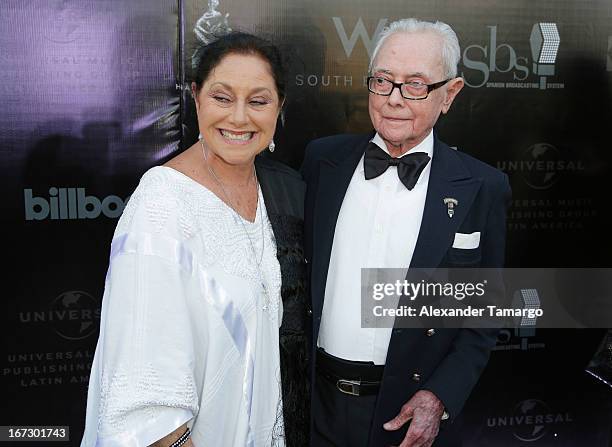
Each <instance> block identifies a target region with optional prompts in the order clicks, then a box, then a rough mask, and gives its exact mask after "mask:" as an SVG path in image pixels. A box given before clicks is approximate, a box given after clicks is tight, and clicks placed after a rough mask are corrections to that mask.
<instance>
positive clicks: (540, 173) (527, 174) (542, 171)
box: [497, 143, 586, 190]
mask: <svg viewBox="0 0 612 447" xmlns="http://www.w3.org/2000/svg"><path fill="white" fill-rule="evenodd" d="M497 168H498V169H501V170H502V171H504V172H506V173H508V174H512V173H514V172H518V173H520V174H521V176H522V177H523V179H524V180H525V183H527V185H529V186H530V187H531V188H533V189H537V190H543V189H549V188H550V187H552V186H553V185H554V184H555V183H557V181H558V180H559V178H560V177H561V174H562V173H565V172H577V171H584V170H585V169H586V167H585V165H584V163H583V161H582V160H577V161H574V160H564V159H563V158H562V157H561V153H560V152H559V150H558V149H557V148H556V147H555V146H553V145H552V144H548V143H536V144H534V145H533V146H530V147H528V148H527V150H525V151H524V152H523V154H522V156H521V158H520V159H519V160H512V161H508V160H504V161H498V162H497Z"/></svg>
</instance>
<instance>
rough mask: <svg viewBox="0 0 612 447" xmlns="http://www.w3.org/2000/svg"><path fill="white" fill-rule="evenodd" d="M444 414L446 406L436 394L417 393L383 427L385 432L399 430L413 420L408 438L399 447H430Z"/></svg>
mask: <svg viewBox="0 0 612 447" xmlns="http://www.w3.org/2000/svg"><path fill="white" fill-rule="evenodd" d="M443 413H444V405H442V402H441V401H440V399H438V398H437V397H436V395H435V394H434V393H432V392H431V391H427V390H421V391H417V392H416V393H415V394H414V396H412V397H411V398H410V400H409V401H408V402H406V403H405V404H404V406H403V407H402V409H401V411H400V412H399V414H398V415H397V416H395V417H394V418H393V419H391V420H390V421H389V422H387V423H385V424H384V425H383V428H384V429H385V430H390V431H393V430H398V429H399V428H401V427H402V426H403V425H404V424H405V423H407V422H408V421H409V420H411V419H412V422H411V423H410V427H409V428H408V432H407V433H406V437H405V438H404V440H403V441H402V443H401V444H400V446H399V447H430V446H431V445H432V444H433V442H434V440H435V439H436V436H438V431H439V430H440V420H441V418H442V414H443Z"/></svg>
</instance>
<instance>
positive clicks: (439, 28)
mask: <svg viewBox="0 0 612 447" xmlns="http://www.w3.org/2000/svg"><path fill="white" fill-rule="evenodd" d="M427 32H429V33H433V34H435V35H437V36H439V37H440V38H441V39H442V66H443V68H444V75H445V77H446V78H447V79H448V78H455V77H457V64H459V59H460V58H461V49H460V48H459V39H457V34H455V32H454V31H453V29H452V28H451V27H450V26H449V25H447V24H446V23H444V22H426V21H423V20H418V19H413V18H411V19H402V20H397V21H395V22H392V23H390V24H389V25H388V26H386V27H385V28H384V29H383V30H382V31H381V33H380V34H379V35H378V41H377V43H376V47H374V51H373V52H372V58H371V59H370V74H371V73H372V70H373V68H374V61H375V60H376V55H377V54H378V51H379V50H380V49H381V47H382V46H383V44H384V43H385V40H387V38H388V37H389V36H391V35H393V34H397V33H427Z"/></svg>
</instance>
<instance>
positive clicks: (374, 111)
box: [368, 32, 463, 155]
mask: <svg viewBox="0 0 612 447" xmlns="http://www.w3.org/2000/svg"><path fill="white" fill-rule="evenodd" d="M371 75H372V76H376V77H381V78H384V79H388V80H390V81H393V82H397V83H404V82H411V81H418V82H423V83H425V84H433V83H435V82H439V81H443V80H445V79H446V78H445V75H444V67H443V63H442V40H441V38H440V37H439V36H437V35H436V34H433V33H431V32H421V33H396V34H393V35H391V36H389V37H388V38H387V39H386V41H385V42H384V44H383V46H382V47H381V48H380V50H379V52H378V54H377V56H376V59H375V60H374V64H373V66H372V73H371ZM462 87H463V80H462V79H461V78H454V79H452V80H451V81H450V82H448V83H447V84H446V85H444V86H442V87H440V88H438V89H436V90H433V91H432V92H430V93H429V96H428V97H427V98H426V99H421V100H409V99H405V98H403V97H402V95H401V93H400V91H399V89H397V88H396V89H394V90H393V92H392V93H391V95H390V96H381V95H376V94H374V93H370V95H369V101H368V108H369V112H370V119H371V120H372V124H373V126H374V128H375V129H376V131H377V132H378V133H379V134H380V136H381V137H382V139H383V140H384V141H385V143H386V144H387V147H388V148H389V151H390V152H391V153H392V155H397V154H398V153H405V152H406V151H408V150H410V149H412V148H413V147H414V146H416V145H417V144H419V143H420V142H421V141H423V140H424V139H425V137H426V136H427V135H428V134H429V132H430V131H431V129H432V128H433V126H434V124H435V123H436V121H437V120H438V117H439V116H440V113H446V112H447V111H448V110H449V108H450V106H451V104H452V102H453V99H454V98H455V96H456V95H457V93H459V90H461V88H462Z"/></svg>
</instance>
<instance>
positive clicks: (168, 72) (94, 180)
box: [0, 0, 612, 447]
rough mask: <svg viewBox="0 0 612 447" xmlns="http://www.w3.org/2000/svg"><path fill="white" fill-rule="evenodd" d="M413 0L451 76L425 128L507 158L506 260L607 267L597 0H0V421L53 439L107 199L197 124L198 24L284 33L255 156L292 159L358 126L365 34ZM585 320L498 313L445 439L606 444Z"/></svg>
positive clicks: (68, 416) (85, 345)
mask: <svg viewBox="0 0 612 447" xmlns="http://www.w3.org/2000/svg"><path fill="white" fill-rule="evenodd" d="M411 16H414V17H419V18H422V19H427V20H435V19H438V20H442V21H445V22H447V23H449V24H451V26H453V28H454V29H455V31H456V32H457V34H458V36H459V40H460V43H461V48H462V53H461V62H460V66H459V72H460V74H461V75H462V76H463V78H464V79H465V82H466V87H465V88H464V90H463V91H462V92H461V94H460V96H459V98H458V99H457V100H456V103H455V104H454V106H453V109H452V110H451V112H450V113H449V114H448V115H447V116H444V117H442V119H441V120H440V122H439V124H438V126H437V132H438V133H439V135H440V137H441V138H442V139H443V140H444V141H446V142H447V143H449V144H450V145H452V146H456V147H457V148H458V150H460V151H464V152H467V153H470V154H472V155H474V156H476V157H477V158H480V159H482V160H484V161H485V162H487V163H489V164H491V165H493V166H495V167H497V168H499V169H501V170H503V171H504V172H506V173H507V174H508V175H509V176H510V180H511V184H512V188H513V194H514V196H513V202H512V206H511V209H510V213H509V216H508V256H507V261H508V262H507V264H508V266H511V267H609V266H610V262H611V260H610V255H609V253H610V248H611V247H612V231H611V230H610V217H611V216H612V212H611V209H610V208H611V207H612V205H611V203H612V198H611V194H612V187H611V186H610V185H611V183H610V178H611V176H612V166H611V160H612V147H611V144H610V143H609V136H608V134H609V128H610V125H611V124H612V3H610V2H609V1H607V0H580V1H579V0H574V1H569V0H545V1H538V2H533V1H528V0H517V1H513V2H507V1H502V0H493V1H483V0H465V1H461V2H458V1H450V0H441V1H430V0H429V1H425V0H418V1H417V0H415V1H411V2H406V1H403V0H384V1H379V2H372V1H365V0H325V1H324V0H310V1H303V0H282V1H280V0H248V1H247V0H220V1H219V0H209V1H206V0H179V1H176V0H146V1H144V0H138V1H132V0H131V1H120V0H88V1H84V0H48V1H44V2H40V1H35V0H3V1H2V2H0V24H1V27H0V80H1V81H2V82H0V151H1V159H2V163H1V164H0V171H1V172H0V178H2V184H3V191H4V194H3V201H2V202H3V204H2V208H3V212H2V214H1V219H2V229H3V230H4V231H3V234H4V244H3V245H4V247H5V248H4V266H5V267H4V272H5V274H4V281H3V284H4V285H5V289H4V290H5V292H4V297H5V298H4V300H3V301H2V305H1V311H0V319H1V320H0V322H1V324H0V327H1V329H0V331H1V334H2V337H1V341H0V343H1V345H0V377H1V382H0V383H1V385H0V387H1V396H2V404H1V405H0V425H42V424H46V425H69V426H70V428H71V441H70V443H69V444H66V445H78V443H79V441H80V436H81V434H82V431H83V424H84V414H85V400H86V392H87V381H88V376H89V370H90V367H91V362H92V359H93V353H94V349H95V344H96V340H97V336H98V330H99V323H100V306H101V297H102V292H103V282H104V277H105V274H106V268H107V262H108V255H109V245H110V240H111V237H112V233H113V229H114V226H115V225H116V222H117V218H118V216H119V215H120V214H121V212H122V210H123V207H124V206H125V203H126V201H127V200H128V199H129V195H130V193H131V192H132V191H133V189H134V188H135V186H136V184H137V182H138V179H139V177H140V176H141V175H142V173H143V172H144V171H145V170H146V169H148V168H149V167H151V166H154V165H156V164H159V163H161V162H163V161H164V160H166V159H168V158H169V157H171V156H173V155H174V154H176V153H178V152H179V151H180V150H181V149H182V148H185V147H189V146H190V145H191V144H193V142H194V141H195V137H196V135H197V128H196V125H195V118H194V110H193V106H192V103H191V98H190V95H189V93H188V90H187V89H186V86H187V85H188V79H189V70H190V67H191V60H192V56H193V50H194V47H195V44H196V43H197V40H196V35H195V33H194V31H193V30H194V27H195V26H196V24H198V23H199V25H200V27H204V29H206V28H207V27H208V28H209V29H210V27H214V26H216V25H218V24H219V23H227V25H228V26H229V27H231V28H232V29H235V30H243V31H250V32H254V33H257V34H260V35H263V36H266V37H268V38H270V39H272V40H273V41H274V42H276V43H277V44H278V45H279V46H281V47H282V49H283V50H285V52H286V54H287V57H288V64H289V68H290V82H289V89H288V100H287V104H286V109H285V111H284V114H283V120H282V122H281V123H279V126H278V130H277V135H276V141H277V148H278V149H277V151H276V152H275V153H274V156H275V157H276V158H278V159H279V160H281V161H284V162H286V163H287V164H289V165H291V166H293V167H296V168H297V167H299V165H300V162H301V159H302V156H303V151H304V147H305V145H306V143H307V142H308V141H310V140H311V139H313V138H316V137H320V136H325V135H330V134H336V133H343V132H367V131H369V130H370V129H371V124H370V121H369V117H368V113H367V90H366V88H365V86H364V77H365V76H366V69H367V64H368V58H369V55H370V53H371V51H372V49H373V45H374V42H375V36H376V33H377V32H379V31H380V30H381V29H382V28H383V27H384V26H385V24H387V23H389V22H390V21H393V20H396V19H399V18H403V17H411ZM585 305H588V303H585ZM602 336H603V331H601V330H539V331H532V332H529V331H522V332H521V331H503V332H502V333H501V334H500V336H499V341H498V345H497V348H496V350H495V352H494V353H493V355H492V358H491V362H490V363H489V366H488V367H487V370H486V371H485V374H484V375H483V377H482V380H481V382H480V383H479V385H478V386H477V388H476V390H475V392H474V394H473V396H472V397H471V399H470V400H469V402H468V404H467V406H466V410H465V412H464V415H463V417H462V418H463V426H464V434H465V436H464V437H465V441H464V445H466V446H474V447H476V446H524V445H534V446H587V445H588V446H602V447H604V446H608V445H609V442H610V440H611V426H612V403H611V400H612V390H610V389H609V388H607V387H606V386H605V385H603V384H602V383H599V382H596V381H595V379H593V378H591V376H589V375H587V374H586V373H585V372H584V368H585V366H586V364H587V363H588V361H589V359H590V358H591V356H592V355H593V353H594V351H595V349H596V348H597V345H598V343H599V341H600V340H601V338H602ZM125 342H126V343H129V340H126V341H125ZM21 445H26V444H21ZM33 445H36V444H33ZM58 445H60V444H58Z"/></svg>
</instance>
